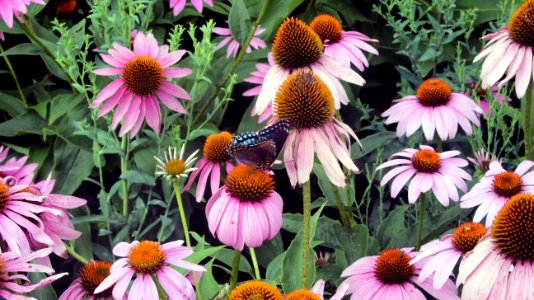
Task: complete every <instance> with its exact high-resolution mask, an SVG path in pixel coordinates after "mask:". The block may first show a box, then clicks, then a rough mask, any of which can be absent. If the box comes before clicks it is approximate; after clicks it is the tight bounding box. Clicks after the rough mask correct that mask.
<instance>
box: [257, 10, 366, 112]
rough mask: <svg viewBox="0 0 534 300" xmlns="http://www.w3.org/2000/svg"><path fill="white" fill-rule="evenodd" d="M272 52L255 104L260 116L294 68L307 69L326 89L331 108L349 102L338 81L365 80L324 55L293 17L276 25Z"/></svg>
mask: <svg viewBox="0 0 534 300" xmlns="http://www.w3.org/2000/svg"><path fill="white" fill-rule="evenodd" d="M272 53H273V57H274V60H275V62H276V63H275V64H274V65H273V66H272V67H271V68H270V69H269V71H268V72H267V74H266V75H265V80H264V82H263V86H262V90H261V92H260V94H259V96H258V100H257V101H256V107H255V109H256V112H257V113H259V114H261V113H263V111H264V110H265V109H266V108H267V107H268V106H269V104H270V103H271V102H272V101H273V99H274V97H275V95H276V93H277V91H278V88H279V87H280V86H281V85H282V83H283V82H284V81H285V80H286V79H287V78H288V77H289V75H290V74H291V73H292V72H294V71H296V70H298V69H311V70H312V71H313V72H314V73H315V74H317V76H319V77H320V78H321V80H322V81H324V83H325V84H326V85H327V86H328V88H329V89H330V90H331V92H332V96H333V98H334V103H335V107H336V108H339V107H340V106H341V103H343V104H347V103H349V98H348V96H347V93H346V92H345V89H344V88H343V86H342V85H341V82H340V81H339V79H342V80H344V81H347V82H350V83H353V84H356V85H360V86H361V85H363V84H364V83H365V80H364V79H363V78H362V77H361V76H360V75H358V73H356V72H355V71H353V70H352V69H350V68H348V67H345V66H343V65H341V64H339V63H338V62H336V60H335V59H333V58H331V57H330V56H328V55H325V54H324V50H323V43H322V41H321V38H320V37H319V35H317V34H316V33H315V32H314V31H313V30H312V29H311V28H310V27H309V26H308V25H306V24H305V23H304V22H302V21H301V20H299V19H296V18H293V17H291V18H288V19H286V20H285V21H284V23H282V25H280V27H279V28H278V31H277V33H276V36H275V38H274V42H273V47H272Z"/></svg>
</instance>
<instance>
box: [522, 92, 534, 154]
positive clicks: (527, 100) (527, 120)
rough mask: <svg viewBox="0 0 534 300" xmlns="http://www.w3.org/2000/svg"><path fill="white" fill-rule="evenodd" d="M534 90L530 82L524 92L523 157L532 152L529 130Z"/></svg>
mask: <svg viewBox="0 0 534 300" xmlns="http://www.w3.org/2000/svg"><path fill="white" fill-rule="evenodd" d="M533 92H534V88H533V85H532V84H530V85H529V86H528V89H527V93H526V94H525V115H524V116H523V120H524V128H523V129H524V134H525V136H524V140H525V159H530V154H531V153H532V133H531V132H530V112H531V110H532V98H534V96H533V95H532V94H533Z"/></svg>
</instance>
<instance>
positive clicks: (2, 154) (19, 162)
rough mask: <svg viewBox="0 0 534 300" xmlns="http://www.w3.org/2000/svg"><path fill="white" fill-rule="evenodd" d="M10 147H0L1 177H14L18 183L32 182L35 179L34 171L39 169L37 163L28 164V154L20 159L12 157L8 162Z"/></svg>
mask: <svg viewBox="0 0 534 300" xmlns="http://www.w3.org/2000/svg"><path fill="white" fill-rule="evenodd" d="M8 152H9V148H7V147H6V148H4V146H1V147H0V178H6V177H12V178H13V179H15V183H16V184H30V183H31V182H32V179H33V175H34V174H33V172H34V171H35V169H37V166H38V164H37V163H31V164H26V162H27V161H28V158H29V157H28V156H23V157H21V158H19V159H17V158H16V157H11V158H10V159H8V160H7V161H6V162H4V160H5V159H6V157H7V154H8Z"/></svg>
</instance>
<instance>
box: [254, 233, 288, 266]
mask: <svg viewBox="0 0 534 300" xmlns="http://www.w3.org/2000/svg"><path fill="white" fill-rule="evenodd" d="M283 252H284V243H283V241H282V236H281V235H280V234H277V235H276V236H275V237H274V238H273V239H272V240H269V241H265V242H263V244H262V245H261V247H259V248H257V249H256V254H257V257H258V264H259V265H260V266H262V267H264V268H267V266H268V265H269V264H270V262H271V261H272V260H273V259H275V258H276V257H277V256H278V255H279V254H280V253H283Z"/></svg>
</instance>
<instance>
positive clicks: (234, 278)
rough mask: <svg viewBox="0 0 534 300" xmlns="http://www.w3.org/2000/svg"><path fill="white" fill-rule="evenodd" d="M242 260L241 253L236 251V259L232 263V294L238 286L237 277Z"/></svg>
mask: <svg viewBox="0 0 534 300" xmlns="http://www.w3.org/2000/svg"><path fill="white" fill-rule="evenodd" d="M240 259H241V251H239V250H235V252H234V259H233V261H232V277H231V278H230V290H229V291H228V292H231V291H232V290H233V289H234V287H235V285H236V284H237V276H238V275H239V260H240Z"/></svg>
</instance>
